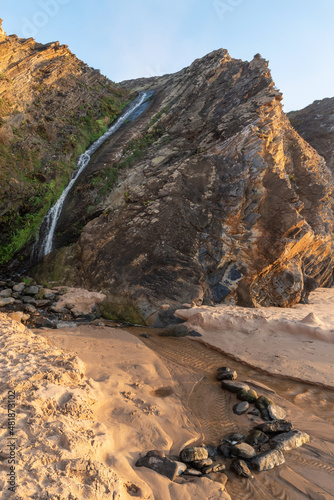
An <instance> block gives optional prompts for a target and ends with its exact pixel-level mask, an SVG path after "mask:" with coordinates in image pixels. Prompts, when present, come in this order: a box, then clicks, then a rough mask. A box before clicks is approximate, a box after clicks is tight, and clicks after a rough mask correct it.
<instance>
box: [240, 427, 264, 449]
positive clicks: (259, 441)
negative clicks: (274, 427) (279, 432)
mask: <svg viewBox="0 0 334 500" xmlns="http://www.w3.org/2000/svg"><path fill="white" fill-rule="evenodd" d="M268 441H269V437H268V436H267V435H266V434H265V433H264V432H262V431H260V430H258V429H252V430H251V431H250V433H249V434H248V436H247V437H246V439H245V443H247V444H250V445H251V446H256V447H261V446H262V445H263V444H264V443H267V442H268Z"/></svg>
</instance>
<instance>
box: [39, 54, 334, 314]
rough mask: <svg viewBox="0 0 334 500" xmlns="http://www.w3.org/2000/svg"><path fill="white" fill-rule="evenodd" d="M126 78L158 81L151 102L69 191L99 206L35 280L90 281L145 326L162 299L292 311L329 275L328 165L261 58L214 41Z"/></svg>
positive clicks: (113, 310)
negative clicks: (178, 63) (289, 112)
mask: <svg viewBox="0 0 334 500" xmlns="http://www.w3.org/2000/svg"><path fill="white" fill-rule="evenodd" d="M122 87H125V88H128V89H131V90H142V89H143V88H152V89H154V90H155V97H154V99H153V101H152V104H151V107H150V108H149V110H148V112H147V113H146V114H145V116H144V117H141V119H140V122H139V124H138V123H137V125H134V127H132V128H131V127H130V131H131V132H132V134H131V133H130V132H129V131H128V132H124V131H123V132H122V133H120V134H118V135H117V134H116V136H115V137H114V138H112V140H111V141H110V142H109V144H108V145H105V146H104V147H103V148H102V149H101V150H100V151H99V152H98V153H97V154H96V155H95V158H94V159H93V161H92V164H91V166H90V167H88V170H87V173H86V175H85V176H84V177H83V178H82V180H81V181H80V182H79V185H78V184H77V186H76V187H75V190H74V191H73V193H72V199H74V198H75V197H76V196H77V198H76V199H77V200H78V203H79V204H81V206H82V210H83V211H84V210H87V208H88V207H89V206H91V205H93V206H94V204H96V203H97V204H100V207H101V213H102V214H101V215H100V216H99V217H97V218H95V219H94V220H92V221H91V222H89V223H88V224H87V225H86V226H85V227H84V229H83V231H82V233H81V236H80V238H79V240H78V241H77V243H76V244H75V245H72V246H71V247H67V248H62V249H61V250H60V251H58V252H55V253H54V254H51V255H50V256H49V257H48V258H47V259H46V261H45V263H44V266H42V268H40V270H39V276H40V277H43V278H44V279H49V280H50V279H55V280H59V281H61V282H62V283H68V284H74V285H77V286H78V285H80V286H81V285H85V286H86V287H89V288H93V289H94V288H96V289H98V290H100V291H102V292H103V293H105V294H106V295H107V297H108V299H107V303H106V305H105V311H104V313H105V314H106V315H109V316H110V317H113V316H117V317H122V318H123V319H130V320H132V321H134V322H149V323H154V321H156V318H157V311H158V310H159V308H160V306H161V305H162V304H165V303H169V304H171V305H175V304H180V303H181V304H182V303H196V304H200V303H206V304H212V303H221V302H227V303H237V304H240V305H247V306H252V305H253V306H254V305H255V306H259V305H261V306H270V305H273V306H289V305H292V304H295V303H297V302H298V301H299V300H300V299H301V297H302V294H303V296H307V292H308V289H312V288H314V287H316V286H317V285H321V286H328V285H330V284H331V283H332V269H333V248H332V232H333V215H332V203H333V200H332V189H333V179H332V174H331V172H330V171H329V169H328V168H327V166H326V164H325V161H324V159H323V158H321V157H320V156H319V155H318V154H317V152H316V151H315V150H314V149H312V147H311V146H310V145H309V144H307V143H306V142H305V141H304V140H303V139H302V138H301V137H300V136H299V135H298V133H297V132H296V131H295V130H294V129H293V128H292V126H291V124H290V122H289V120H288V119H287V117H286V115H285V114H284V113H283V111H282V106H281V99H282V96H281V94H280V92H279V91H277V90H276V89H275V87H274V83H273V81H272V78H271V74H270V71H269V69H268V63H267V62H266V61H265V60H264V59H262V58H261V57H260V56H259V55H257V56H255V57H254V59H253V60H252V61H251V62H243V61H240V60H235V59H231V57H230V56H229V55H228V53H227V52H226V51H225V50H218V51H215V52H212V53H211V54H209V55H207V56H206V57H204V58H202V59H199V60H196V61H195V62H194V63H193V64H192V65H191V66H190V67H188V68H185V69H184V70H182V71H180V72H179V73H176V74H174V75H166V76H164V77H161V78H152V79H140V80H135V81H130V82H122ZM112 175H114V177H113V182H111V181H110V179H111V178H112ZM99 183H100V184H99ZM108 183H109V184H108ZM106 185H109V187H110V188H109V189H106ZM99 186H100V187H99ZM78 193H79V194H80V195H78ZM68 213H69V216H70V213H71V211H70V210H69V211H68ZM66 217H67V215H66V211H65V212H64V214H63V224H64V226H66Z"/></svg>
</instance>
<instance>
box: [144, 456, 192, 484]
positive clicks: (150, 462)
mask: <svg viewBox="0 0 334 500" xmlns="http://www.w3.org/2000/svg"><path fill="white" fill-rule="evenodd" d="M136 467H147V468H149V469H152V470H154V471H155V472H158V473H159V474H161V475H162V476H166V477H168V479H170V480H171V481H174V479H176V478H177V477H179V476H181V474H183V473H184V472H185V471H186V469H187V466H186V465H185V464H184V463H182V462H176V461H174V460H169V458H166V457H159V456H156V455H153V456H147V455H146V457H142V458H140V459H139V460H137V462H136Z"/></svg>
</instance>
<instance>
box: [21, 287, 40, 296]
mask: <svg viewBox="0 0 334 500" xmlns="http://www.w3.org/2000/svg"><path fill="white" fill-rule="evenodd" d="M38 291H39V287H38V286H29V287H28V288H26V289H25V291H24V293H25V294H26V295H37V294H38Z"/></svg>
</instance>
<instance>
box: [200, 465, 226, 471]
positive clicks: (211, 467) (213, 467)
mask: <svg viewBox="0 0 334 500" xmlns="http://www.w3.org/2000/svg"><path fill="white" fill-rule="evenodd" d="M225 469H226V465H225V464H222V463H220V464H213V465H209V466H208V467H203V469H202V473H203V474H211V473H212V472H222V471H223V470H225Z"/></svg>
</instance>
